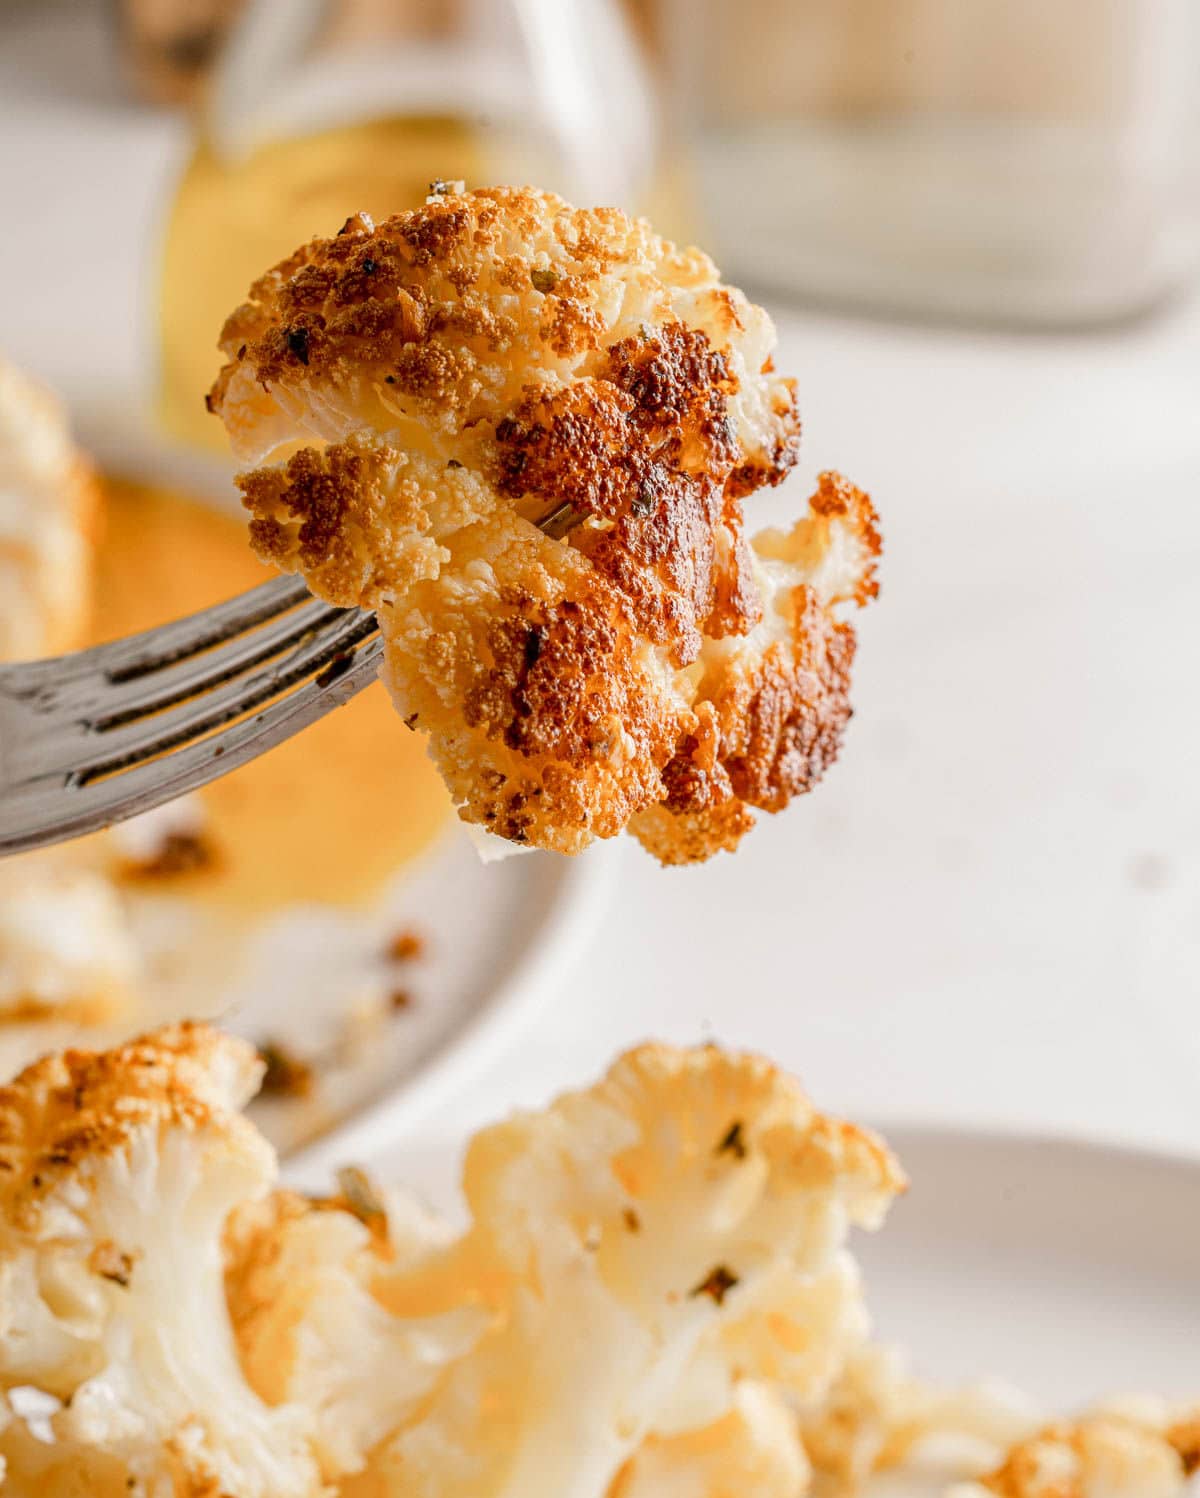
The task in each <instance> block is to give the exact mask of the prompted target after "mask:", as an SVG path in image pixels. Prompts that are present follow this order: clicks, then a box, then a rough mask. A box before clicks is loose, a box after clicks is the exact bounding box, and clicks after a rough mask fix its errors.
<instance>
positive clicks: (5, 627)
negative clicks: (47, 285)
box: [0, 358, 100, 661]
mask: <svg viewBox="0 0 1200 1498" xmlns="http://www.w3.org/2000/svg"><path fill="white" fill-rule="evenodd" d="M99 506H100V489H99V485H98V483H97V480H96V477H95V474H94V473H93V472H92V468H91V465H90V464H89V463H88V461H87V459H86V458H85V457H84V456H83V454H82V453H81V452H80V451H79V450H78V449H77V448H76V447H75V445H74V443H73V442H72V440H71V433H70V429H69V427H68V425H67V418H66V414H65V412H64V411H63V409H62V407H61V405H60V404H59V402H58V401H57V400H56V399H55V397H54V396H53V395H52V394H51V393H50V391H49V390H47V389H45V388H44V387H43V386H42V385H40V384H38V383H37V381H36V380H33V379H31V378H30V376H28V375H26V374H24V373H23V372H22V371H21V370H19V369H17V368H16V367H15V366H14V365H12V364H10V363H8V362H7V361H6V360H5V359H3V358H0V661H5V660H26V659H32V658H34V657H37V656H44V655H57V654H59V653H60V652H62V651H64V650H73V649H76V648H77V647H78V646H79V645H80V643H81V637H82V634H83V630H84V626H85V624H86V621H87V615H88V608H89V605H90V602H91V571H92V564H91V535H92V532H93V531H94V529H95V526H96V522H97V515H98V511H99Z"/></svg>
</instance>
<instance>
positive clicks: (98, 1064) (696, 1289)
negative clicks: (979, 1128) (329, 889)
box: [0, 1026, 902, 1498]
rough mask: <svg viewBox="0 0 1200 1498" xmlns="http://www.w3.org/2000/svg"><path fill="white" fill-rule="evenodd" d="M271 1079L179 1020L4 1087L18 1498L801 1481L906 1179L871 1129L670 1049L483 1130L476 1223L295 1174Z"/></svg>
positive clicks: (1, 1119)
mask: <svg viewBox="0 0 1200 1498" xmlns="http://www.w3.org/2000/svg"><path fill="white" fill-rule="evenodd" d="M259 1071H260V1065H259V1063H258V1061H257V1058H256V1057H255V1056H254V1053H253V1052H252V1050H251V1049H250V1048H249V1047H247V1046H246V1045H244V1044H243V1043H242V1042H239V1041H235V1040H232V1039H229V1038H226V1037H223V1036H221V1035H219V1034H217V1033H215V1032H213V1031H210V1030H206V1029H204V1028H200V1027H190V1026H184V1027H179V1028H176V1029H172V1030H166V1031H161V1032H158V1033H157V1034H153V1035H150V1036H148V1037H146V1038H145V1039H143V1040H140V1041H136V1042H133V1043H131V1044H130V1045H127V1046H123V1047H120V1048H119V1049H117V1050H114V1051H110V1052H103V1053H85V1052H67V1053H65V1054H64V1055H62V1056H55V1057H51V1058H49V1059H47V1060H45V1061H43V1062H40V1063H38V1064H37V1065H36V1066H34V1067H32V1068H30V1069H29V1070H27V1071H26V1072H24V1073H23V1074H22V1075H21V1076H20V1077H19V1078H18V1079H17V1080H16V1081H15V1082H13V1083H12V1084H11V1085H10V1086H9V1087H7V1088H5V1089H3V1090H2V1091H0V1460H2V1461H3V1462H5V1463H6V1464H7V1473H6V1479H5V1487H4V1491H5V1493H6V1495H7V1494H9V1493H11V1494H13V1495H14V1498H33V1495H37V1498H59V1495H68V1494H70V1495H75V1494H83V1493H87V1494H89V1495H93V1498H110V1495H117V1494H121V1495H127V1494H129V1493H134V1494H136V1495H139V1498H198V1495H201V1494H203V1495H209V1494H213V1495H216V1494H226V1493H228V1494H236V1495H238V1498H259V1495H261V1498H288V1495H292V1494H296V1495H305V1498H308V1495H313V1498H315V1495H318V1494H321V1495H329V1498H332V1495H334V1494H342V1495H344V1498H371V1495H375V1498H391V1495H393V1494H394V1495H400V1494H404V1495H406V1498H412V1495H421V1494H427V1495H430V1498H457V1495H459V1494H463V1495H465V1494H470V1495H471V1498H501V1495H507V1494H514V1495H515V1494H520V1495H521V1498H540V1495H545V1498H571V1495H579V1498H602V1495H604V1494H606V1493H608V1492H609V1491H610V1489H611V1491H612V1492H613V1493H614V1494H621V1493H626V1494H637V1493H639V1492H642V1491H645V1483H646V1482H647V1481H649V1480H650V1477H651V1476H652V1475H653V1474H655V1473H657V1472H661V1471H662V1470H663V1469H664V1465H671V1466H674V1467H677V1468H678V1470H679V1471H680V1472H688V1473H691V1477H689V1479H688V1481H689V1482H690V1483H691V1487H690V1488H688V1489H687V1491H696V1492H697V1493H701V1492H706V1491H707V1489H705V1488H704V1487H703V1486H701V1487H696V1484H697V1483H701V1484H703V1482H705V1481H707V1478H706V1477H705V1476H704V1474H705V1473H707V1472H709V1471H710V1470H711V1471H712V1472H713V1473H717V1474H724V1475H725V1476H728V1474H730V1473H736V1472H741V1473H745V1474H750V1473H754V1472H763V1473H771V1474H778V1475H779V1476H780V1480H781V1481H784V1482H786V1483H788V1484H791V1485H792V1486H793V1487H794V1481H799V1480H802V1478H803V1474H804V1472H805V1471H806V1470H807V1465H806V1458H805V1455H804V1451H803V1446H802V1443H801V1439H800V1431H799V1427H798V1425H797V1424H796V1422H795V1420H794V1419H789V1418H788V1417H787V1410H788V1401H789V1400H790V1399H791V1398H792V1397H793V1395H795V1394H797V1393H803V1394H804V1395H805V1396H806V1397H808V1398H812V1399H817V1398H819V1397H820V1395H821V1391H822V1390H823V1389H824V1388H825V1387H827V1386H828V1384H829V1383H830V1381H831V1380H832V1379H833V1378H834V1377H835V1376H836V1375H837V1374H838V1372H839V1370H840V1369H841V1367H842V1365H843V1363H844V1361H845V1358H846V1357H847V1355H848V1354H849V1353H850V1352H851V1351H852V1350H853V1349H855V1348H857V1347H858V1346H859V1345H860V1344H861V1342H862V1338H863V1335H864V1332H865V1321H864V1314H863V1311H862V1307H861V1299H860V1290H859V1285H858V1280H857V1276H856V1275H855V1272H854V1269H853V1265H852V1263H851V1261H850V1260H849V1259H848V1257H847V1256H846V1252H845V1247H844V1240H845V1237H846V1234H847V1231H848V1229H849V1227H850V1226H851V1225H852V1224H854V1223H858V1224H861V1225H863V1226H868V1227H870V1226H874V1225H876V1224H877V1223H878V1222H879V1220H880V1218H881V1216H882V1214H883V1213H884V1211H885V1210H886V1207H887V1204H888V1202H889V1200H890V1198H891V1197H892V1196H893V1195H894V1194H895V1192H896V1191H897V1190H898V1189H899V1188H900V1186H901V1185H902V1177H901V1175H900V1172H899V1168H898V1166H897V1165H896V1163H895V1161H894V1160H893V1159H892V1157H891V1156H890V1155H889V1154H888V1152H887V1150H886V1148H885V1147H884V1146H883V1145H882V1144H881V1143H880V1142H879V1141H878V1140H876V1139H875V1138H874V1137H873V1136H871V1135H869V1134H867V1133H864V1132H862V1131H859V1130H857V1129H854V1128H852V1127H851V1126H849V1125H845V1124H840V1123H836V1122H834V1121H833V1120H830V1119H828V1118H826V1117H824V1116H823V1115H821V1114H819V1113H817V1112H816V1111H815V1110H814V1109H813V1107H812V1105H811V1104H810V1103H809V1101H808V1099H807V1098H806V1097H805V1095H804V1093H803V1092H802V1091H801V1090H800V1088H799V1087H798V1086H797V1085H796V1084H795V1083H793V1082H791V1081H790V1080H788V1079H787V1078H785V1077H783V1076H782V1075H780V1074H779V1073H778V1072H776V1071H775V1070H774V1069H773V1068H772V1067H770V1066H769V1065H767V1063H765V1062H761V1061H758V1060H756V1059H754V1058H751V1057H739V1056H732V1055H726V1054H723V1053H721V1052H719V1051H717V1050H716V1049H715V1048H713V1047H706V1048H702V1049H699V1050H694V1051H677V1050H672V1049H669V1048H666V1047H658V1046H645V1047H642V1048H641V1049H639V1050H637V1051H634V1052H632V1053H630V1054H629V1055H628V1056H626V1057H624V1058H622V1059H621V1060H620V1061H619V1062H618V1063H617V1064H616V1065H615V1066H614V1067H613V1069H612V1070H611V1071H610V1072H609V1074H608V1076H607V1077H605V1078H604V1079H603V1080H602V1081H601V1082H600V1083H598V1084H597V1085H596V1086H595V1087H592V1088H590V1089H588V1090H586V1091H583V1092H578V1093H573V1094H569V1095H567V1096H565V1097H563V1098H560V1099H559V1100H558V1101H557V1102H556V1103H554V1104H552V1105H551V1106H550V1107H549V1108H547V1109H545V1110H544V1111H542V1112H540V1113H530V1114H523V1115H518V1116H516V1117H515V1118H513V1119H511V1120H510V1121H508V1122H506V1123H502V1124H499V1125H496V1126H495V1127H493V1128H490V1129H486V1130H484V1131H483V1132H482V1133H481V1134H479V1135H478V1136H477V1137H476V1139H475V1140H474V1141H473V1143H472V1145H471V1147H470V1149H469V1152H468V1155H467V1161H466V1166H465V1173H464V1191H465V1198H466V1206H467V1209H468V1214H469V1216H468V1221H467V1224H466V1226H465V1229H464V1230H463V1231H461V1232H456V1231H454V1230H453V1229H451V1228H449V1227H447V1226H445V1225H444V1224H440V1223H437V1222H436V1221H434V1220H433V1219H431V1218H430V1217H429V1216H428V1215H427V1214H425V1213H423V1212H422V1211H420V1210H419V1209H418V1208H417V1207H415V1206H414V1205H413V1204H412V1203H411V1202H410V1201H407V1200H406V1199H404V1198H401V1197H397V1198H387V1197H384V1196H382V1195H380V1194H379V1193H378V1192H377V1191H376V1189H375V1188H374V1187H373V1186H372V1185H371V1184H370V1182H369V1181H367V1180H366V1178H364V1177H363V1176H362V1175H361V1173H358V1172H347V1173H344V1174H343V1177H342V1180H341V1189H340V1191H339V1192H338V1193H337V1194H336V1195H335V1196H332V1197H329V1198H327V1199H321V1200H311V1199H307V1198H302V1197H299V1196H296V1195H294V1194H293V1193H290V1192H287V1191H283V1190H280V1189H278V1188H277V1187H276V1185H275V1179H274V1177H275V1169H274V1160H273V1156H272V1154H271V1151H270V1149H269V1147H268V1146H267V1145H266V1143H265V1141H263V1140H262V1139H261V1138H260V1137H259V1136H258V1135H257V1133H256V1132H255V1131H254V1129H253V1128H252V1127H251V1126H250V1125H249V1124H248V1123H247V1122H246V1121H245V1120H244V1119H243V1118H242V1117H241V1116H240V1115H239V1113H238V1111H237V1110H238V1108H239V1107H240V1106H241V1105H242V1103H244V1101H245V1100H246V1098H247V1096H248V1095H249V1093H250V1092H251V1091H253V1089H254V1087H255V1086H256V1084H257V1081H258V1076H259ZM714 1480H715V1479H714ZM772 1480H774V1477H773V1478H772ZM714 1491H719V1489H714ZM780 1491H781V1493H782V1492H790V1491H791V1487H784V1488H781V1490H780Z"/></svg>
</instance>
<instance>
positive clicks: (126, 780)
mask: <svg viewBox="0 0 1200 1498" xmlns="http://www.w3.org/2000/svg"><path fill="white" fill-rule="evenodd" d="M382 651H383V646H382V642H381V641H380V639H379V636H378V635H377V634H375V635H369V636H367V637H366V639H365V640H364V641H363V642H362V643H361V644H360V645H359V647H358V649H357V650H356V651H355V653H354V656H353V660H352V661H351V664H350V665H349V666H348V667H347V668H346V669H345V670H344V671H341V672H339V673H338V674H337V676H336V677H333V676H332V675H331V674H330V673H325V674H323V675H322V676H318V677H316V678H315V679H313V680H311V681H308V682H306V683H305V684H304V685H303V686H301V687H299V688H298V689H297V690H295V691H294V692H292V693H291V694H290V695H289V696H287V697H284V698H283V699H281V700H278V701H276V702H274V703H273V704H271V705H270V706H268V707H266V708H264V709H263V711H261V712H258V713H255V714H254V715H253V716H252V717H249V718H240V719H239V720H238V721H237V722H234V723H230V724H228V725H227V726H226V727H224V728H223V729H221V730H220V731H219V732H217V733H213V734H210V735H209V736H208V737H207V738H204V739H200V740H197V741H194V742H192V743H188V744H186V745H184V746H183V747H182V748H179V749H176V750H175V751H174V752H173V753H171V754H164V755H163V756H162V757H161V758H160V759H156V760H152V761H150V762H148V763H146V762H144V763H142V764H141V765H140V766H139V768H138V769H137V771H136V773H134V774H131V775H124V774H113V775H110V776H108V777H107V778H105V779H94V780H92V781H91V782H90V783H88V784H85V785H82V786H79V787H78V788H75V789H72V790H71V792H70V794H69V795H67V796H64V795H63V792H62V785H61V781H60V782H59V783H57V784H53V785H51V784H46V785H44V786H43V787H41V788H33V789H32V790H31V792H30V793H28V794H26V795H24V796H23V797H22V798H21V800H20V801H19V802H18V804H17V805H16V806H15V808H13V809H12V811H11V813H10V814H8V815H6V818H5V822H4V826H3V827H2V828H0V856H2V855H4V854H9V853H19V852H22V851H24V850H26V849H29V848H35V847H39V846H41V845H42V844H44V843H46V842H47V841H61V840H63V839H66V838H72V837H82V836H83V835H84V834H85V833H88V832H96V831H99V829H101V828H102V827H107V826H109V825H110V824H111V823H112V822H114V821H118V820H120V819H122V818H124V817H129V816H136V815H137V814H138V813H139V812H143V811H150V810H151V809H152V808H153V807H155V806H161V805H162V804H163V803H164V802H166V801H171V800H173V799H174V798H175V797H176V796H182V795H184V794H185V793H186V792H187V791H191V790H195V789H196V787H197V786H201V785H204V784H206V783H207V782H208V781H210V780H212V779H213V778H214V776H215V775H216V774H222V775H223V774H225V773H226V772H227V771H229V770H234V769H236V768H237V767H238V766H239V765H241V764H244V763H245V762H246V761H247V760H251V759H254V758H255V757H256V756H257V755H259V754H261V753H263V751H264V750H266V749H270V748H272V747H274V745H276V744H278V743H282V741H283V740H284V739H286V738H289V737H290V736H291V735H292V734H293V733H295V732H297V731H298V730H299V729H301V728H303V727H305V726H306V725H307V724H309V723H311V722H314V721H315V720H316V719H317V718H320V717H323V716H324V714H325V713H327V712H328V711H330V709H331V708H334V707H340V706H341V705H342V704H344V703H346V702H349V701H350V699H351V698H352V697H354V696H355V695H357V693H359V692H361V691H362V690H363V688H364V687H368V686H370V684H371V683H372V682H373V681H374V680H375V679H376V677H377V675H378V668H379V659H380V656H381V654H382ZM218 766H219V769H218V768H217V767H218ZM135 784H136V789H133V788H132V787H133V786H134V785H135Z"/></svg>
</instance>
